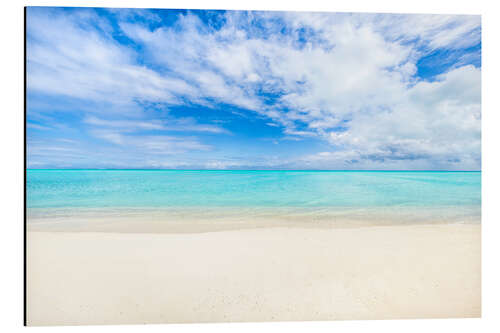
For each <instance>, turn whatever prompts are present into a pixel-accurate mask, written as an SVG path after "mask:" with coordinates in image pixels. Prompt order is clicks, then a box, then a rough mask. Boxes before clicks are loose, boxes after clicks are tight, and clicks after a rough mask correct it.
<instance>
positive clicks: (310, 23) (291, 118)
mask: <svg viewBox="0 0 500 333" xmlns="http://www.w3.org/2000/svg"><path fill="white" fill-rule="evenodd" d="M27 162H28V167H29V168H188V169H192V168H194V169H342V170H345V169H355V170H480V169H481V19H480V17H479V16H465V15H451V16H450V15H395V14H348V13H341V14H340V13H300V12H242V11H194V10H165V9H162V10H146V9H93V8H49V7H30V8H28V10H27Z"/></svg>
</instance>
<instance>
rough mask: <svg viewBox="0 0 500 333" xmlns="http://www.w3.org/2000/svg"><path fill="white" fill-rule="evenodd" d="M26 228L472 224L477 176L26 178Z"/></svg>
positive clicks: (97, 173)
mask: <svg viewBox="0 0 500 333" xmlns="http://www.w3.org/2000/svg"><path fill="white" fill-rule="evenodd" d="M26 191H27V192H26V195H27V201H26V205H27V216H28V223H29V222H30V221H43V220H44V219H51V218H71V217H78V216H80V217H82V216H89V217H90V216H91V217H109V216H112V217H127V216H129V217H130V216H135V217H139V218H140V217H141V216H153V215H154V216H157V217H161V218H164V219H165V220H168V219H169V218H171V219H177V220H179V219H180V220H182V218H189V219H191V220H193V219H194V220H196V219H200V220H204V219H207V220H209V219H217V218H220V219H223V218H239V219H241V218H243V217H246V218H249V219H252V218H255V219H258V218H269V219H271V218H278V219H283V220H287V219H288V220H296V221H299V220H300V221H302V222H311V223H314V221H318V220H324V221H326V220H332V221H333V220H342V221H344V222H346V223H349V221H353V223H354V222H356V221H358V222H359V221H385V220H390V221H399V222H400V223H406V222H408V223H426V222H430V223H439V222H446V223H480V220H481V173H480V172H441V171H440V172H433V171H416V172H410V171H225V170H224V171H215V170H214V171H208V170H32V169H30V170H27V184H26Z"/></svg>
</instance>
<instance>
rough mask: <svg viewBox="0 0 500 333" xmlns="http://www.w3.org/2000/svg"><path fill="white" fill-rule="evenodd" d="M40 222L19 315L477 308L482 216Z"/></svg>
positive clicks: (449, 311)
mask: <svg viewBox="0 0 500 333" xmlns="http://www.w3.org/2000/svg"><path fill="white" fill-rule="evenodd" d="M195 231H196V230H193V232H191V233H186V232H170V233H165V232H157V233H113V232H56V231H50V232H41V231H33V230H31V231H29V232H28V239H27V246H28V248H27V251H28V252H27V260H28V261H27V264H28V267H27V309H28V312H27V319H28V325H85V324H141V323H189V322H237V321H291V320H344V319H391V318H394V319H395V318H448V317H479V316H480V315H481V269H480V266H481V254H480V249H481V238H480V237H481V227H480V225H470V224H464V225H460V224H440V225H409V226H374V227H361V228H300V227H291V228H285V227H281V228H255V229H243V230H234V229H233V230H226V231H217V232H200V233H197V232H195Z"/></svg>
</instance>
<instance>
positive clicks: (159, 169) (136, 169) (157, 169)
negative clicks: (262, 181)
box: [25, 168, 482, 172]
mask: <svg viewBox="0 0 500 333" xmlns="http://www.w3.org/2000/svg"><path fill="white" fill-rule="evenodd" d="M25 170H103V171H105V170H123V171H127V170H128V171H134V170H135V171H140V170H144V171H317V172H325V171H326V172H332V171H333V172H335V171H337V172H339V171H340V172H345V171H349V172H482V170H406V169H405V170H397V169H388V170H373V169H366V170H356V169H171V168H26V169H25Z"/></svg>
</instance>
